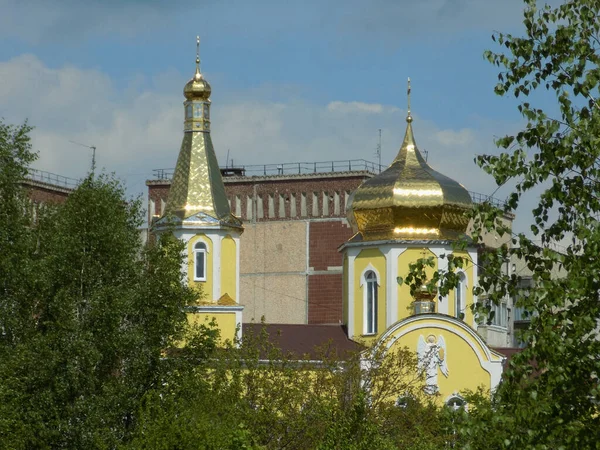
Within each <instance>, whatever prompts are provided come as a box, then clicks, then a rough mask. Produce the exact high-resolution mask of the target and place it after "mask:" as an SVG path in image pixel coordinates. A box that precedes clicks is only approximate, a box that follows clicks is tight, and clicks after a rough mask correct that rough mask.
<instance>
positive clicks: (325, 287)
mask: <svg viewBox="0 0 600 450" xmlns="http://www.w3.org/2000/svg"><path fill="white" fill-rule="evenodd" d="M341 320H342V274H341V273H332V274H323V275H310V276H309V277H308V323H340V322H341Z"/></svg>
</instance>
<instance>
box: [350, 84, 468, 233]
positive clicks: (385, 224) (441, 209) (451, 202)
mask: <svg viewBox="0 0 600 450" xmlns="http://www.w3.org/2000/svg"><path fill="white" fill-rule="evenodd" d="M412 121H413V118H412V116H411V113H410V78H409V80H408V115H407V117H406V122H407V125H406V134H405V135H404V141H403V142H402V146H401V147H400V151H399V152H398V155H397V156H396V158H395V159H394V161H393V162H392V164H391V165H390V166H389V167H388V168H387V169H386V170H384V171H383V172H381V173H380V174H379V175H376V176H374V177H373V178H370V179H368V180H365V181H364V182H363V183H362V184H361V185H360V186H359V188H358V189H357V190H356V191H355V192H354V194H353V196H352V198H351V199H350V202H349V204H348V208H347V213H348V220H349V222H350V223H351V224H352V226H353V227H354V231H355V232H356V233H357V234H356V235H355V237H354V239H359V240H363V241H375V240H392V239H393V240H395V239H402V240H431V239H443V240H447V239H457V238H459V237H460V236H462V235H463V234H464V233H465V232H466V229H467V225H468V222H469V219H468V218H467V217H466V215H465V213H466V212H467V211H468V210H469V209H471V208H472V203H471V196H470V195H469V192H468V191H467V190H466V189H465V188H464V187H463V186H462V185H461V184H460V183H457V182H456V181H454V180H452V179H451V178H449V177H447V176H445V175H442V174H441V173H439V172H437V171H435V170H434V169H432V168H431V167H430V166H429V165H428V164H427V162H426V161H425V159H424V158H423V156H422V155H421V153H420V152H419V149H418V148H417V144H416V142H415V138H414V135H413V129H412Z"/></svg>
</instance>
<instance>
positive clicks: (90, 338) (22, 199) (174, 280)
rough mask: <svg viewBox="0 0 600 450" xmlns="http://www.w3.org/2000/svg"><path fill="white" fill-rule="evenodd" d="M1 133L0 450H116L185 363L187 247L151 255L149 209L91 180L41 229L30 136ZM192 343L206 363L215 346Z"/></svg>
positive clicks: (159, 244) (166, 246)
mask: <svg viewBox="0 0 600 450" xmlns="http://www.w3.org/2000/svg"><path fill="white" fill-rule="evenodd" d="M0 131H1V132H2V136H3V137H2V142H0V155H1V156H2V159H3V165H2V166H1V167H2V169H1V170H0V189H2V194H3V195H2V200H1V201H2V206H3V208H2V215H1V216H0V219H1V221H2V222H1V223H0V230H1V231H0V233H1V243H0V250H1V251H2V258H1V261H2V262H1V263H0V286H2V296H1V307H2V310H1V314H0V320H1V321H2V335H1V337H0V356H1V357H0V379H1V380H2V383H1V384H0V443H1V445H0V446H1V447H3V448H50V447H52V448H57V447H61V448H114V447H115V446H116V445H117V444H118V443H121V442H125V441H127V440H128V436H129V434H130V433H131V431H132V430H133V429H134V428H135V425H136V411H137V410H138V408H139V404H140V401H141V399H142V398H143V396H144V395H145V394H146V392H147V391H148V390H150V389H151V388H152V387H154V386H156V385H158V384H161V383H163V382H164V380H165V379H166V378H168V376H169V374H170V373H171V372H173V371H176V370H180V369H181V367H180V366H181V364H182V363H183V362H185V359H183V358H181V359H177V358H173V359H168V358H167V359H165V358H164V351H165V349H167V348H169V347H172V346H173V345H174V343H176V342H177V341H178V340H180V339H182V337H183V335H184V333H186V332H187V320H186V316H185V306H186V305H187V304H189V303H191V302H193V301H194V300H195V294H194V293H192V292H191V291H190V290H189V289H188V288H187V287H185V285H184V284H183V283H182V273H181V255H182V244H181V242H179V241H178V240H176V239H174V238H173V237H172V236H169V235H165V236H163V237H162V238H161V239H158V240H157V241H156V242H155V243H154V244H153V245H150V246H148V247H147V248H143V247H142V245H141V240H140V237H141V234H140V230H139V226H140V225H141V218H142V210H141V203H140V200H133V199H128V198H126V196H125V194H124V190H123V187H122V186H121V184H120V183H119V182H117V181H116V180H114V179H113V178H111V177H108V176H100V177H94V176H92V175H90V176H88V177H87V178H86V179H85V180H84V181H83V182H82V183H81V185H80V186H79V187H78V188H77V189H76V190H75V191H74V192H73V193H72V194H71V195H70V196H69V198H68V200H67V201H66V203H65V204H64V205H61V206H57V207H54V208H52V207H48V208H46V209H45V210H40V211H39V214H38V216H37V217H38V220H37V222H36V223H33V221H32V216H31V215H30V214H23V212H24V211H25V212H27V211H29V210H30V209H31V208H30V205H29V203H28V201H27V199H26V196H25V194H24V193H23V191H22V181H23V178H24V177H25V176H26V174H27V166H28V164H29V163H30V162H31V161H32V160H33V159H34V155H33V153H31V150H30V147H29V139H28V136H27V133H28V131H29V128H28V127H27V126H23V127H16V128H14V127H7V126H4V125H3V126H2V128H1V130H0ZM4 163H5V164H4ZM207 336H208V335H207ZM194 342H198V343H200V344H202V347H197V348H196V350H197V352H196V353H195V356H196V357H199V358H201V357H204V356H205V353H203V352H210V350H211V348H212V346H213V344H214V341H213V340H212V339H211V338H208V339H204V340H202V339H195V340H194Z"/></svg>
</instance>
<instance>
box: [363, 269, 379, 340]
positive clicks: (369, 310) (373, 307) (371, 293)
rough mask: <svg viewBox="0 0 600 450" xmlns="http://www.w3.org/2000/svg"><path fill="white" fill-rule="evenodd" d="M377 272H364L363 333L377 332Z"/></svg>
mask: <svg viewBox="0 0 600 450" xmlns="http://www.w3.org/2000/svg"><path fill="white" fill-rule="evenodd" d="M377 297H378V285H377V274H376V273H375V272H373V271H372V270H369V271H368V272H366V273H365V334H376V333H377Z"/></svg>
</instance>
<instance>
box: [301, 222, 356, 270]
mask: <svg viewBox="0 0 600 450" xmlns="http://www.w3.org/2000/svg"><path fill="white" fill-rule="evenodd" d="M352 234H353V233H352V228H350V226H349V225H347V224H346V223H345V222H344V221H342V220H331V221H327V222H315V221H313V222H310V225H309V236H308V238H309V259H308V265H309V267H312V268H313V269H314V270H327V268H328V267H336V266H338V267H339V266H341V265H342V255H341V253H340V252H338V250H337V249H338V247H339V246H340V245H342V244H343V243H344V242H346V241H347V240H348V239H350V238H351V237H352Z"/></svg>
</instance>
